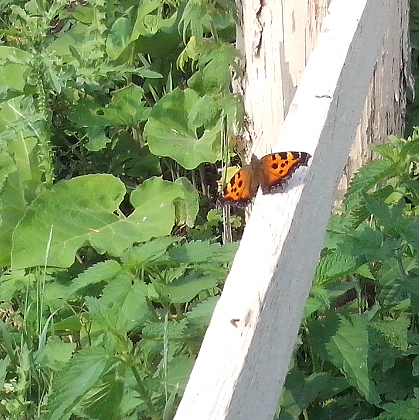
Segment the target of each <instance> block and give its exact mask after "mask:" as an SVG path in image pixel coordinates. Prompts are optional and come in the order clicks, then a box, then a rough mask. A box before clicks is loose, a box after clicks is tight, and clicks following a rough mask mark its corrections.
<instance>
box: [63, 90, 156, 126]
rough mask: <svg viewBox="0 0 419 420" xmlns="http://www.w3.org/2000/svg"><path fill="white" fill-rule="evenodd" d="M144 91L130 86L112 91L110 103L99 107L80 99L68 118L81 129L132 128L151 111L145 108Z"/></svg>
mask: <svg viewBox="0 0 419 420" xmlns="http://www.w3.org/2000/svg"><path fill="white" fill-rule="evenodd" d="M143 99H144V90H143V89H142V88H141V87H139V86H136V85H134V84H130V85H128V86H126V87H124V88H122V89H120V90H117V91H114V93H113V97H112V100H111V102H110V103H109V104H108V105H106V106H100V105H98V104H96V103H95V102H93V101H91V100H88V99H81V100H80V101H79V102H78V104H77V108H76V110H75V111H73V112H72V113H71V114H70V115H69V116H68V118H69V119H70V120H71V121H73V122H74V123H76V124H78V125H80V126H82V127H96V128H105V127H108V126H114V125H117V126H118V125H123V126H133V125H135V124H137V123H138V122H140V121H145V120H146V119H147V118H148V116H149V114H150V111H151V109H150V108H147V107H145V105H146V103H145V101H144V100H143Z"/></svg>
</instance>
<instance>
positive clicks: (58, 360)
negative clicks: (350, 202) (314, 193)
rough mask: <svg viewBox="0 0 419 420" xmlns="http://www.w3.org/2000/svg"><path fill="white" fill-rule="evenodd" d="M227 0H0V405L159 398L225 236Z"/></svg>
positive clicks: (35, 412)
mask: <svg viewBox="0 0 419 420" xmlns="http://www.w3.org/2000/svg"><path fill="white" fill-rule="evenodd" d="M233 7H234V2H232V1H220V2H216V1H215V2H212V1H208V2H202V3H199V2H195V1H180V2H172V1H164V0H145V1H141V2H134V1H121V2H105V1H103V0H92V1H90V2H70V1H63V0H61V1H43V0H30V1H14V2H9V1H4V2H2V4H1V5H0V13H1V17H2V20H1V22H2V24H1V28H0V34H1V39H2V43H1V46H0V79H1V80H3V81H5V82H6V83H2V84H1V85H2V86H1V87H0V145H1V148H0V162H1V164H0V171H1V180H0V186H1V188H0V215H1V224H0V244H1V246H0V263H1V267H3V268H2V270H1V275H0V336H1V341H0V383H1V386H0V417H1V418H4V419H16V420H23V419H28V420H29V419H36V418H42V419H46V420H59V419H70V418H71V419H106V420H112V419H118V420H123V419H155V420H157V419H170V418H171V417H172V416H173V413H174V410H175V407H176V405H177V403H178V401H179V399H180V396H181V395H182V392H183V389H184V386H185V384H186V381H187V378H188V376H189V373H190V370H191V369H192V366H193V362H194V359H195V356H196V354H197V352H198V349H199V346H200V343H201V340H202V337H203V335H204V332H205V329H206V327H207V325H208V323H209V319H210V316H211V314H212V311H213V309H214V306H215V304H216V302H217V298H218V296H219V294H220V286H221V285H222V283H223V282H224V280H225V278H226V276H227V273H228V264H229V262H230V261H231V260H232V258H233V256H234V253H235V250H236V248H237V246H236V245H234V244H230V245H227V246H221V244H220V243H219V238H220V231H221V230H220V226H221V215H220V214H219V212H218V211H216V210H214V209H212V210H211V208H213V207H214V205H213V204H212V201H213V197H214V196H215V191H216V177H215V176H214V175H213V173H212V172H211V171H212V170H213V169H212V168H213V166H211V165H210V163H214V162H216V161H217V160H220V158H221V137H222V136H223V137H225V138H227V137H228V136H231V134H232V127H233V126H234V125H237V124H240V121H241V119H242V117H241V115H242V105H241V100H240V98H239V97H238V96H236V95H234V94H232V93H231V92H230V83H231V78H232V75H233V72H234V71H238V70H239V69H238V68H237V65H236V64H235V59H236V58H237V56H238V53H237V51H236V50H235V48H234V47H233V45H232V43H231V42H232V41H233V40H234V36H235V22H234V19H233V15H234V8H233ZM213 172H215V173H216V171H213Z"/></svg>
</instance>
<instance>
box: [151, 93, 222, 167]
mask: <svg viewBox="0 0 419 420" xmlns="http://www.w3.org/2000/svg"><path fill="white" fill-rule="evenodd" d="M200 101H201V99H200V97H199V96H198V94H197V93H196V92H195V91H193V90H191V89H186V90H180V89H175V90H174V91H173V92H171V93H169V94H168V95H166V96H164V97H163V98H162V99H160V101H159V102H157V104H156V105H155V106H154V107H153V110H152V111H151V114H150V118H149V120H148V121H147V124H146V125H145V128H144V138H145V139H146V140H147V141H148V145H149V148H150V151H151V152H152V153H153V154H155V155H157V156H168V157H171V158H172V159H174V160H175V161H176V162H178V163H179V164H180V165H182V166H183V167H184V168H186V169H194V168H196V167H197V166H198V165H199V164H201V163H203V162H211V163H214V162H215V161H216V160H217V159H219V157H220V153H219V141H220V140H219V134H220V127H221V124H220V120H219V119H217V118H215V110H214V109H211V110H209V111H208V112H210V113H211V115H208V116H207V117H206V118H205V116H203V115H202V113H198V110H197V108H196V104H197V103H199V102H200ZM203 120H206V121H212V122H211V123H208V124H206V125H204V127H203V133H202V134H199V133H198V131H199V130H198V128H200V125H199V124H201V122H202V121H203Z"/></svg>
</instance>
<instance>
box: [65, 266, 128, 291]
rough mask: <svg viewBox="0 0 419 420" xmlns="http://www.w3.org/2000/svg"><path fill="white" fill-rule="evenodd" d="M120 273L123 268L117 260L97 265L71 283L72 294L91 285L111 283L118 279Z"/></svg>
mask: <svg viewBox="0 0 419 420" xmlns="http://www.w3.org/2000/svg"><path fill="white" fill-rule="evenodd" d="M120 273H121V266H120V265H119V263H118V262H117V261H115V260H107V261H103V262H100V263H97V264H95V265H93V266H91V267H89V268H88V269H87V270H85V271H83V273H81V274H79V275H78V276H77V277H76V278H75V279H74V280H73V281H72V282H71V286H70V290H71V293H75V292H76V291H78V290H80V289H82V288H83V287H86V286H89V285H90V284H94V283H99V282H101V281H106V282H109V281H111V280H112V279H114V278H116V276H117V275H118V274H120Z"/></svg>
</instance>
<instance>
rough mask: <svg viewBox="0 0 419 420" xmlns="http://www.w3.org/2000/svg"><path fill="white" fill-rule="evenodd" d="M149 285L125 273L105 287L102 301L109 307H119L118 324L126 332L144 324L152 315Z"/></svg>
mask: <svg viewBox="0 0 419 420" xmlns="http://www.w3.org/2000/svg"><path fill="white" fill-rule="evenodd" d="M147 290H148V289H147V285H146V284H145V283H144V282H142V281H139V280H138V279H133V278H131V276H128V275H125V276H123V277H119V278H116V279H114V280H113V281H112V282H110V283H109V284H108V285H106V286H105V287H104V288H103V293H102V298H101V302H102V304H103V305H106V306H108V307H109V308H111V307H115V308H118V312H117V314H118V315H117V317H118V321H117V323H118V325H121V326H124V327H125V328H126V332H128V331H131V330H132V329H133V328H134V327H136V326H138V325H142V324H143V322H144V321H145V320H146V319H147V318H149V317H150V316H151V314H150V309H149V307H148V302H147Z"/></svg>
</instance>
